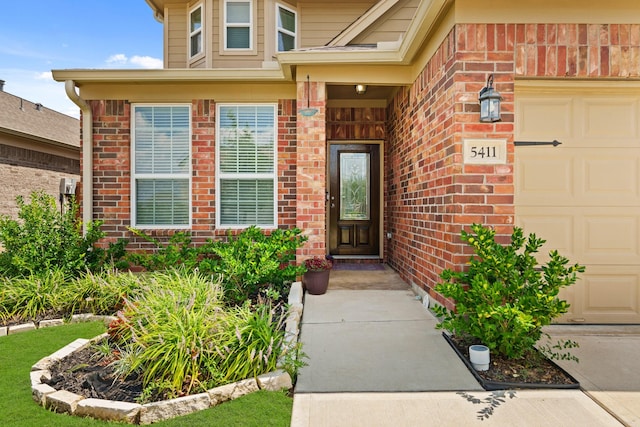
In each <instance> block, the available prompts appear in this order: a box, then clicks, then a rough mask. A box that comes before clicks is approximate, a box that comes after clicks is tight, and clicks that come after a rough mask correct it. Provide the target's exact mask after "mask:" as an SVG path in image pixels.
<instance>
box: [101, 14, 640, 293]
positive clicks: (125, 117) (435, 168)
mask: <svg viewBox="0 0 640 427" xmlns="http://www.w3.org/2000/svg"><path fill="white" fill-rule="evenodd" d="M639 73H640V24H638V25H588V24H458V25H456V26H455V27H454V28H453V29H452V30H451V31H450V33H449V34H448V35H447V36H446V37H445V39H444V41H443V42H442V44H441V45H440V46H439V48H438V49H437V50H436V51H435V53H434V54H433V56H432V58H431V59H430V60H429V61H428V63H427V64H426V66H425V67H424V69H423V70H422V72H421V73H420V74H419V75H418V77H417V78H416V80H415V81H414V83H413V84H412V85H411V86H410V87H408V88H400V89H399V90H398V92H397V93H396V95H395V97H394V99H393V100H392V101H391V103H390V104H389V106H388V107H387V108H386V109H384V108H327V99H326V86H325V83H324V82H310V83H307V82H306V81H302V82H298V83H297V100H298V102H297V103H296V100H280V101H279V102H278V219H279V220H278V226H280V227H286V228H291V227H298V228H300V229H302V230H303V232H304V233H305V234H306V235H307V236H308V237H309V241H308V243H307V244H306V245H305V247H304V248H302V249H301V250H300V252H299V254H298V255H299V256H300V257H301V258H306V257H308V256H311V255H320V256H323V255H324V254H325V253H326V250H327V248H326V242H325V238H326V212H325V191H326V173H327V170H326V166H327V163H326V156H327V152H326V149H327V142H328V141H331V140H383V141H384V164H385V170H384V177H383V180H382V182H383V186H384V209H385V212H384V213H385V218H384V228H385V229H384V234H383V235H384V236H386V235H387V233H390V236H391V237H390V238H389V239H386V238H385V244H384V246H385V253H384V254H383V255H384V258H385V260H386V261H387V262H388V263H389V264H390V265H391V266H392V267H393V268H395V269H396V270H397V271H398V272H399V273H400V274H401V276H402V277H403V278H404V279H405V280H406V281H407V282H408V283H415V284H416V285H418V286H421V287H423V288H425V289H427V290H430V289H431V288H432V287H433V286H434V285H435V284H436V283H438V281H439V274H440V273H441V271H442V270H443V269H445V268H460V267H462V266H464V264H465V262H466V260H467V257H468V254H469V251H468V249H467V248H466V247H464V245H463V244H462V243H461V242H460V239H459V236H460V230H461V229H462V228H463V227H465V226H469V225H470V224H472V223H474V222H475V223H482V224H487V225H491V226H493V227H495V228H496V230H497V232H498V235H499V236H500V238H501V239H507V238H508V236H509V235H510V233H511V230H512V228H513V224H514V214H515V207H514V191H515V190H514V182H513V167H514V166H513V163H514V153H513V145H512V144H511V142H513V138H514V84H515V80H516V79H517V78H535V77H547V78H550V77H553V78H562V79H568V80H569V79H578V78H626V77H638V76H639V75H640V74H639ZM491 74H493V75H494V82H495V89H496V90H497V91H499V92H500V93H501V94H502V97H503V102H502V121H500V122H497V123H480V121H479V105H478V93H479V91H480V90H481V89H482V88H483V87H484V86H485V84H486V82H487V77H488V76H489V75H491ZM307 100H308V101H307ZM307 102H309V106H310V107H312V108H315V109H317V112H316V113H315V115H313V116H310V117H307V116H303V115H302V114H300V112H299V111H298V108H297V106H300V105H305V106H306V103H307ZM191 104H192V111H193V113H192V114H193V116H192V123H193V144H192V169H193V175H192V189H193V200H192V209H193V227H192V230H191V231H192V235H193V237H194V239H195V240H196V241H203V240H205V239H207V238H211V237H215V236H223V235H224V234H225V230H215V119H216V118H215V112H216V109H215V102H214V101H213V100H201V99H200V100H193V101H191ZM92 109H93V115H94V120H93V128H94V143H93V145H94V216H95V218H98V219H102V220H104V221H105V225H104V229H105V231H107V232H108V233H109V237H110V239H111V240H115V239H116V238H121V237H127V238H130V239H132V241H133V247H134V248H136V249H141V248H145V247H148V245H146V243H145V242H141V241H139V240H136V239H133V236H132V234H131V233H130V232H129V231H128V230H127V226H129V225H130V223H131V218H130V215H131V205H130V189H131V181H130V170H131V165H130V155H131V152H130V151H131V148H130V122H131V114H130V104H129V103H128V102H127V101H123V100H118V101H93V102H92ZM467 138H498V139H505V140H507V142H508V144H507V146H508V153H507V162H506V164H504V165H481V166H478V165H469V164H464V162H463V155H462V145H463V141H464V139H467ZM174 231H175V230H161V231H157V230H154V231H152V232H150V233H151V234H152V235H154V236H167V235H169V234H171V233H173V232H174ZM432 296H434V297H437V296H435V295H432Z"/></svg>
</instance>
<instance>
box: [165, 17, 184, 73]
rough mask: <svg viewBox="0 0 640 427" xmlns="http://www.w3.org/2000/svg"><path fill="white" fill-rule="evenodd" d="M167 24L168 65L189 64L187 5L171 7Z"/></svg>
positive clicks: (173, 66)
mask: <svg viewBox="0 0 640 427" xmlns="http://www.w3.org/2000/svg"><path fill="white" fill-rule="evenodd" d="M165 25H167V28H168V31H167V44H168V48H167V55H168V58H167V67H168V68H185V67H186V66H187V9H186V7H185V6H173V7H169V8H168V10H167V13H166V15H165Z"/></svg>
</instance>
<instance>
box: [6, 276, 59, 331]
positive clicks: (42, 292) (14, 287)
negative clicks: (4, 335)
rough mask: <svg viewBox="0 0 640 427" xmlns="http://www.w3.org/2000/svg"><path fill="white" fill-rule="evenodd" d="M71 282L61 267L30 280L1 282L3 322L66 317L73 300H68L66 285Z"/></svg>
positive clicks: (21, 279) (24, 278) (19, 279)
mask: <svg viewBox="0 0 640 427" xmlns="http://www.w3.org/2000/svg"><path fill="white" fill-rule="evenodd" d="M67 280H68V277H67V275H66V274H65V272H64V271H63V270H62V269H60V268H54V269H52V270H49V271H46V272H44V273H40V274H30V275H28V276H26V277H17V278H7V277H4V278H2V279H0V286H1V287H0V306H1V307H2V309H1V310H0V323H3V322H4V321H8V320H11V319H21V320H25V321H26V320H38V319H41V318H43V317H45V316H46V315H62V314H66V313H67V309H68V305H69V301H68V300H66V299H65V297H64V294H65V293H64V292H63V288H64V286H63V285H64V284H65V283H66V282H67Z"/></svg>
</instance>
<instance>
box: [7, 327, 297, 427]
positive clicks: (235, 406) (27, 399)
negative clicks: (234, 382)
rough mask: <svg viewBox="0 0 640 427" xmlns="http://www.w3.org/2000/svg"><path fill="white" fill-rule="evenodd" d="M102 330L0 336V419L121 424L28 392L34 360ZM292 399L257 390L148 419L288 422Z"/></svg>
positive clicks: (29, 425) (46, 426)
mask: <svg viewBox="0 0 640 427" xmlns="http://www.w3.org/2000/svg"><path fill="white" fill-rule="evenodd" d="M104 331H105V328H104V325H103V324H102V323H99V322H98V323H80V324H73V325H65V326H58V327H55V328H45V329H39V330H36V331H31V332H24V333H20V334H15V335H9V336H6V337H0V396H1V397H0V425H11V426H25V427H33V426H38V427H57V426H115V425H121V424H116V423H108V422H104V421H97V420H93V419H86V418H78V417H72V416H68V415H63V414H56V413H53V412H49V411H47V410H46V409H44V408H42V407H41V406H39V405H38V404H37V403H35V402H34V401H33V399H32V397H31V384H30V378H29V371H30V370H31V366H32V365H33V364H34V363H36V362H37V361H38V360H40V359H41V358H43V357H44V356H47V355H49V354H51V353H53V352H54V351H56V350H58V349H60V348H62V347H64V346H65V345H67V344H68V343H70V342H72V341H73V340H75V339H77V338H92V337H94V336H96V335H99V334H101V333H103V332H104ZM292 405H293V401H292V399H291V398H289V397H288V396H286V394H285V393H279V392H264V391H260V392H257V393H252V394H249V395H247V396H245V397H242V398H240V399H237V400H235V401H232V402H228V403H224V404H222V405H220V406H217V407H214V408H211V409H208V410H206V411H201V412H198V413H195V414H191V415H188V416H185V417H179V418H175V419H173V420H168V421H164V422H160V423H156V424H153V425H154V426H159V427H165V426H184V425H188V426H190V427H191V426H225V427H227V426H231V427H233V426H242V427H245V426H256V427H257V426H274V427H275V426H289V424H290V420H291V410H292Z"/></svg>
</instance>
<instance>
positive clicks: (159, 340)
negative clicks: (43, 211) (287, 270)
mask: <svg viewBox="0 0 640 427" xmlns="http://www.w3.org/2000/svg"><path fill="white" fill-rule="evenodd" d="M144 277H145V281H146V283H147V285H146V286H144V287H143V288H141V291H140V292H137V293H136V295H135V296H134V297H133V298H131V299H129V300H127V302H126V305H125V307H124V309H123V310H122V311H121V312H119V313H118V320H116V321H114V322H112V324H111V325H110V327H109V331H108V332H109V335H110V340H111V342H112V344H113V345H115V346H117V347H118V351H119V354H120V355H121V359H120V360H119V361H118V362H116V364H117V367H118V370H119V372H121V374H122V375H131V374H138V375H141V376H142V379H143V384H144V387H145V398H150V397H154V396H161V397H163V398H168V397H175V396H180V395H183V394H188V393H192V392H200V391H204V390H207V389H209V388H212V387H215V386H217V385H220V384H224V383H227V382H231V381H235V380H236V379H241V378H242V379H244V378H247V377H250V376H254V375H260V374H262V373H265V372H267V371H268V370H271V369H273V368H275V365H276V361H277V359H278V356H279V354H280V349H281V347H282V345H281V344H282V340H283V338H284V332H283V331H282V328H281V323H280V322H281V321H280V316H279V315H278V316H275V315H274V314H275V311H273V310H272V309H271V308H266V307H267V306H259V307H258V308H257V309H254V307H252V306H250V305H249V303H247V304H245V305H243V306H242V307H236V308H233V309H230V310H227V309H224V307H223V301H222V290H221V288H220V286H219V284H217V283H215V282H213V281H212V280H211V279H210V278H207V277H206V276H205V275H203V274H201V273H198V272H188V271H185V270H184V269H182V270H171V271H167V272H154V273H148V274H145V275H144Z"/></svg>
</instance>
